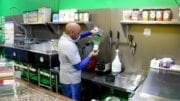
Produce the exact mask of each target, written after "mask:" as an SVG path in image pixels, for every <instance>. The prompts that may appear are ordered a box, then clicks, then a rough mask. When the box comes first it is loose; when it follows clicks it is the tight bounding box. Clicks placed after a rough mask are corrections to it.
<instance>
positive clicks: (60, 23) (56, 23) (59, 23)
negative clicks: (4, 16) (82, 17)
mask: <svg viewBox="0 0 180 101" xmlns="http://www.w3.org/2000/svg"><path fill="white" fill-rule="evenodd" d="M67 23H68V22H47V23H27V24H26V23H22V25H44V24H55V25H63V24H67ZM76 23H78V24H92V22H82V21H79V22H76Z"/></svg>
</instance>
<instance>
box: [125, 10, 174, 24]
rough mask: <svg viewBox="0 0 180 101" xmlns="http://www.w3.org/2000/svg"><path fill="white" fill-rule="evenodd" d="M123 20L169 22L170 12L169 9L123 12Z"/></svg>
mask: <svg viewBox="0 0 180 101" xmlns="http://www.w3.org/2000/svg"><path fill="white" fill-rule="evenodd" d="M123 20H133V21H137V20H142V21H171V20H172V10H171V9H170V8H165V9H143V10H140V9H133V10H123Z"/></svg>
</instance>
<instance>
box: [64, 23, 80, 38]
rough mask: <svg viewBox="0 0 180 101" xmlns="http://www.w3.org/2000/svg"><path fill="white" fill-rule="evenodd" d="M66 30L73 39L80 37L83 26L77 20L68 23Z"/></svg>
mask: <svg viewBox="0 0 180 101" xmlns="http://www.w3.org/2000/svg"><path fill="white" fill-rule="evenodd" d="M65 31H66V34H68V35H69V36H70V37H71V38H72V39H77V38H78V37H79V33H80V31H81V27H80V25H79V24H77V23H75V22H70V23H68V24H66V28H65Z"/></svg>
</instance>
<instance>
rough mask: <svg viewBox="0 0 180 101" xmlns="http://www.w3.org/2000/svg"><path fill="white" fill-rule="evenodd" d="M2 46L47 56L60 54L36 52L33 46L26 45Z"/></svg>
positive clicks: (2, 45)
mask: <svg viewBox="0 0 180 101" xmlns="http://www.w3.org/2000/svg"><path fill="white" fill-rule="evenodd" d="M0 46H1V47H11V48H15V49H20V50H26V51H30V52H35V53H41V54H47V55H53V54H58V52H57V51H38V50H34V49H32V48H31V44H25V45H12V44H8V45H7V44H1V45H0Z"/></svg>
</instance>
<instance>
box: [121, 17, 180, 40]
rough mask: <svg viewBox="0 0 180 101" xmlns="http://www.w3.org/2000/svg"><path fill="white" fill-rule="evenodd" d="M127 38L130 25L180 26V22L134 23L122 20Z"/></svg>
mask: <svg viewBox="0 0 180 101" xmlns="http://www.w3.org/2000/svg"><path fill="white" fill-rule="evenodd" d="M120 24H121V26H122V29H123V32H124V34H125V36H126V37H127V36H128V32H129V26H130V25H180V21H133V20H122V21H120Z"/></svg>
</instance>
